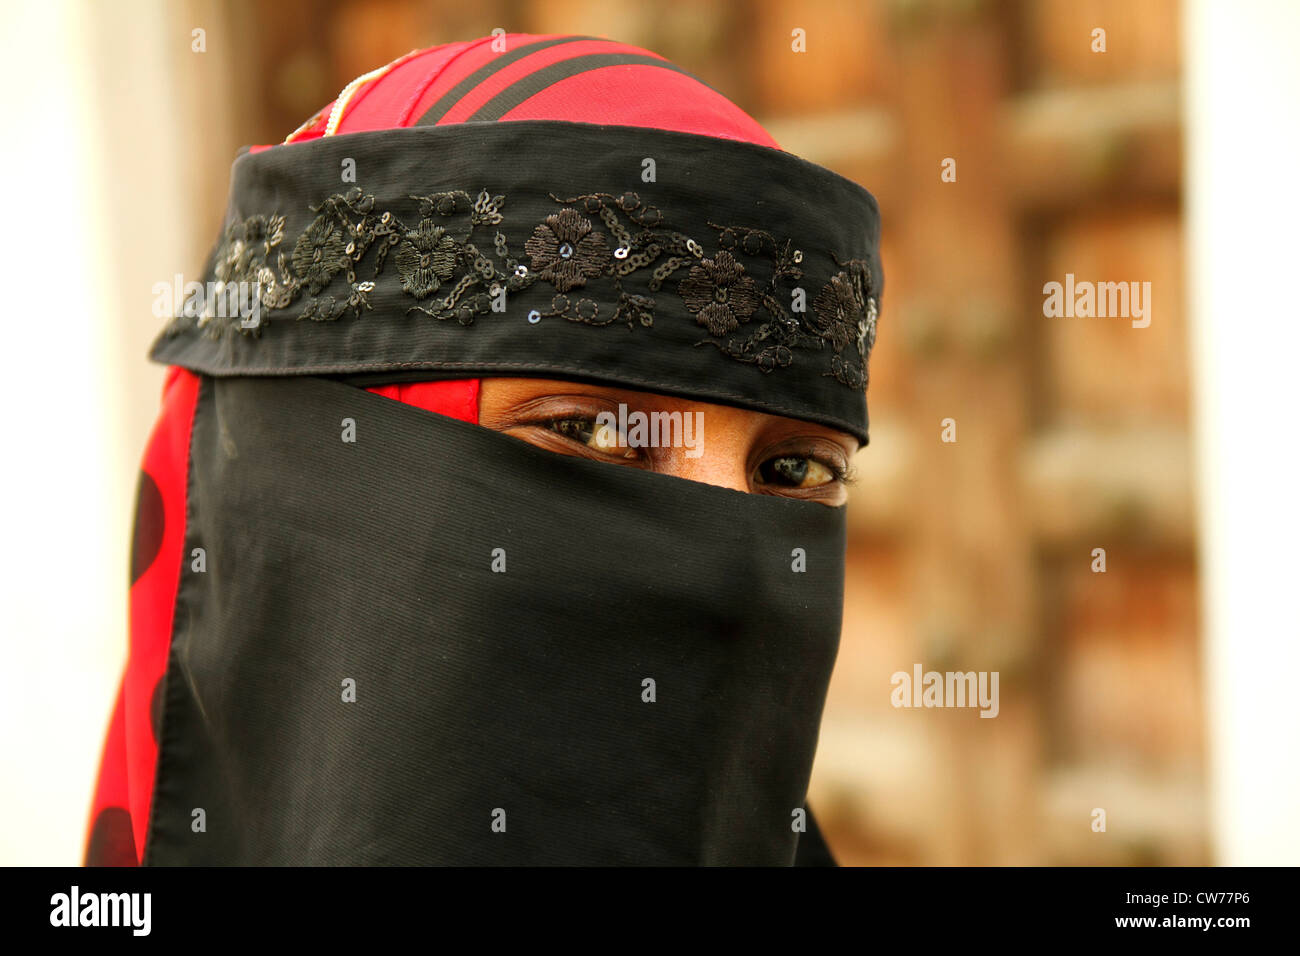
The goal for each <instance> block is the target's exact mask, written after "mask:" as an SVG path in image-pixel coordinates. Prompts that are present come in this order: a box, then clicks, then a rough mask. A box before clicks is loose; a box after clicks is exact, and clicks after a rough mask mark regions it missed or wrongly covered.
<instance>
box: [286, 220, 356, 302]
mask: <svg viewBox="0 0 1300 956" xmlns="http://www.w3.org/2000/svg"><path fill="white" fill-rule="evenodd" d="M344 245H345V243H344V241H343V236H342V235H341V234H340V232H339V227H338V224H337V223H334V222H331V221H330V219H329V218H327V217H326V216H325V215H324V214H322V215H320V216H317V217H316V218H315V219H314V220H313V221H312V224H311V225H310V226H308V227H307V231H306V232H304V233H303V234H302V235H301V236H299V237H298V241H297V242H296V243H294V246H293V271H294V272H295V273H297V275H298V278H299V279H300V280H302V282H303V283H305V284H306V286H307V288H308V289H310V290H311V293H312V295H315V294H316V293H317V292H319V291H320V290H321V289H323V288H325V286H327V285H329V283H330V280H331V279H333V278H334V276H335V275H337V274H338V273H339V271H340V270H342V268H343V247H344Z"/></svg>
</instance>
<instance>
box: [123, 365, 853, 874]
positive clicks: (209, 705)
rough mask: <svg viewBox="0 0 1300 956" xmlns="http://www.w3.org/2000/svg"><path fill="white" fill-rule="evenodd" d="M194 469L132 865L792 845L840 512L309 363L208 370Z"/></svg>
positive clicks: (485, 860)
mask: <svg viewBox="0 0 1300 956" xmlns="http://www.w3.org/2000/svg"><path fill="white" fill-rule="evenodd" d="M345 419H347V420H351V425H352V429H353V435H352V437H353V438H354V439H355V440H354V441H345V440H344V438H345V434H344V428H345ZM190 467H191V470H190V479H189V480H190V495H189V502H188V518H187V528H186V540H185V555H186V559H185V563H184V566H183V568H182V578H181V584H180V591H179V596H178V600H177V606H176V615H175V631H174V635H173V639H172V645H171V651H170V659H169V665H168V672H167V676H166V683H165V690H164V704H163V712H162V716H161V743H160V756H159V763H158V773H157V782H156V789H155V795H154V808H153V813H152V817H151V820H150V826H149V838H148V840H147V844H146V856H145V861H144V862H145V863H146V864H155V865H157V864H161V865H168V864H216V865H222V864H307V865H339V864H513V865H535V864H571V865H605V864H646V865H701V864H702V865H733V864H758V865H789V864H791V863H794V862H796V856H797V855H798V856H800V857H809V856H815V855H816V853H815V852H814V851H815V841H814V836H813V835H814V834H815V833H816V832H817V831H816V829H815V822H813V821H812V819H811V815H810V816H809V822H810V828H809V832H808V833H807V834H804V835H803V839H800V834H798V833H796V832H794V830H793V829H792V825H791V822H792V818H793V815H794V813H795V811H796V810H797V809H798V808H800V807H802V806H804V801H805V796H806V791H807V785H808V778H809V773H810V771H811V766H812V760H813V755H814V751H815V748H816V743H817V735H818V727H819V723H820V719H821V714H822V707H823V702H824V698H825V693H826V688H827V683H828V680H829V676H830V673H831V668H832V666H833V663H834V659H835V655H836V651H837V647H838V640H839V630H840V618H841V609H842V600H843V577H844V546H845V523H844V511H843V509H840V508H828V507H825V506H824V505H820V504H816V503H811V502H800V501H793V500H789V499H783V498H778V497H774V496H760V495H750V494H745V493H742V492H738V491H732V490H729V489H725V488H718V487H714V486H710V485H704V484H700V483H696V482H691V481H686V480H683V479H678V478H674V477H670V476H665V475H657V474H652V473H648V472H643V471H640V470H637V469H631V468H623V467H617V466H612V465H607V464H603V463H599V462H593V461H588V460H585V459H579V458H574V457H568V456H562V455H556V454H554V453H552V452H549V451H544V450H541V449H539V448H536V447H533V446H531V445H529V444H527V443H525V442H522V441H520V440H518V439H516V438H513V437H510V436H507V435H503V434H500V433H497V432H494V431H491V430H489V429H486V428H482V427H479V426H475V425H471V424H467V423H464V422H460V421H457V420H454V419H450V418H446V417H444V416H440V415H436V414H433V413H430V412H426V411H423V410H422V409H419V408H415V407H413V406H409V405H405V404H402V403H399V402H395V401H391V400H389V399H387V398H384V397H382V396H379V395H376V394H374V393H370V392H366V391H364V390H361V389H358V388H355V387H353V386H350V385H346V384H343V383H340V382H335V381H329V380H326V379H321V378H315V377H298V378H285V379H264V378H227V379H211V378H205V379H204V380H203V384H202V388H201V393H200V398H199V402H198V407H197V411H196V415H195V420H194V425H193V432H192V447H191V466H190ZM199 549H201V557H202V563H201V564H199V563H198V557H197V556H198V555H199ZM797 555H801V557H800V558H796V556H797ZM494 562H495V564H496V569H495V570H494ZM801 565H802V566H805V567H806V570H798V568H799V567H800V566H801ZM348 681H352V682H355V701H351V702H349V701H345V700H344V696H345V692H344V688H345V682H348ZM648 681H652V682H653V685H651V684H649V683H647V682H648ZM650 687H653V702H651V701H650V700H649V699H648V698H649V696H650V694H649V688H650ZM200 823H201V824H202V826H200ZM494 823H495V824H496V827H495V828H494ZM502 824H504V826H503V827H502ZM801 862H802V861H801Z"/></svg>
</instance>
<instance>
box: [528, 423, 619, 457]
mask: <svg viewBox="0 0 1300 956" xmlns="http://www.w3.org/2000/svg"><path fill="white" fill-rule="evenodd" d="M546 426H547V427H548V428H550V429H551V430H552V431H555V432H559V433H560V434H561V435H563V436H564V437H565V438H569V439H572V440H573V441H576V442H577V443H578V444H580V445H585V446H587V447H588V448H590V449H591V450H592V451H598V452H600V453H601V454H603V455H620V456H622V457H624V458H634V457H636V450H635V449H633V448H628V447H627V446H626V445H624V444H622V443H621V442H620V441H619V437H620V436H619V433H618V429H617V428H614V427H612V426H610V425H608V424H605V423H603V422H597V421H596V420H595V419H592V418H559V419H555V420H554V421H550V422H547V423H546Z"/></svg>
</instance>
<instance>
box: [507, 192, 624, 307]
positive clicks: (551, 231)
mask: <svg viewBox="0 0 1300 956" xmlns="http://www.w3.org/2000/svg"><path fill="white" fill-rule="evenodd" d="M524 251H525V252H527V253H528V254H529V255H530V256H532V258H533V271H535V272H536V273H537V274H538V276H540V277H541V278H543V279H545V280H546V281H547V282H549V283H551V284H552V285H553V286H555V288H556V289H557V290H558V291H560V292H568V291H569V290H570V289H576V288H578V287H579V286H583V285H586V284H587V280H588V279H589V278H592V277H594V276H598V275H600V274H601V273H602V272H603V271H604V270H605V260H606V256H607V255H608V247H607V246H606V244H605V237H604V236H603V235H601V234H600V233H599V232H593V231H592V225H591V220H589V219H585V218H583V217H582V216H581V215H579V214H578V213H577V212H575V211H574V210H572V209H561V210H560V211H559V212H558V213H556V214H555V215H553V216H547V217H546V221H545V222H544V223H542V224H541V225H539V226H538V227H537V228H536V229H534V230H533V234H532V236H531V237H529V239H528V241H527V242H525V243H524Z"/></svg>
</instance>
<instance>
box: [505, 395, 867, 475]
mask: <svg viewBox="0 0 1300 956" xmlns="http://www.w3.org/2000/svg"><path fill="white" fill-rule="evenodd" d="M573 421H580V422H582V423H583V424H590V425H592V426H593V427H594V426H595V424H596V418H595V416H594V415H589V414H588V413H587V412H585V411H577V410H575V411H574V412H573V413H572V414H562V415H558V416H557V415H554V414H551V415H548V416H546V417H545V418H541V419H537V420H536V421H533V422H527V423H525V424H529V425H540V426H542V427H543V428H546V429H549V430H550V431H552V432H554V433H555V434H556V435H559V436H560V437H562V438H569V436H567V435H565V434H563V433H562V432H561V431H560V430H559V428H558V427H557V426H558V425H560V424H561V423H563V422H573ZM569 440H570V441H573V440H574V439H571V438H569ZM771 458H807V459H808V460H809V461H815V462H817V463H818V464H820V465H822V466H823V467H824V468H825V469H826V470H827V471H829V472H830V473H831V476H832V477H833V478H834V480H835V481H836V482H837V483H839V484H843V485H852V484H854V483H855V482H856V481H857V476H856V474H855V473H854V471H853V469H852V468H851V467H849V466H847V465H844V464H842V463H840V462H838V461H835V460H833V459H831V458H830V457H828V456H824V455H818V454H817V453H816V452H811V451H803V450H791V451H787V452H784V453H782V454H777V455H772V456H771ZM768 460H770V459H766V458H765V459H764V461H768ZM761 464H762V462H760V465H761Z"/></svg>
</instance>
